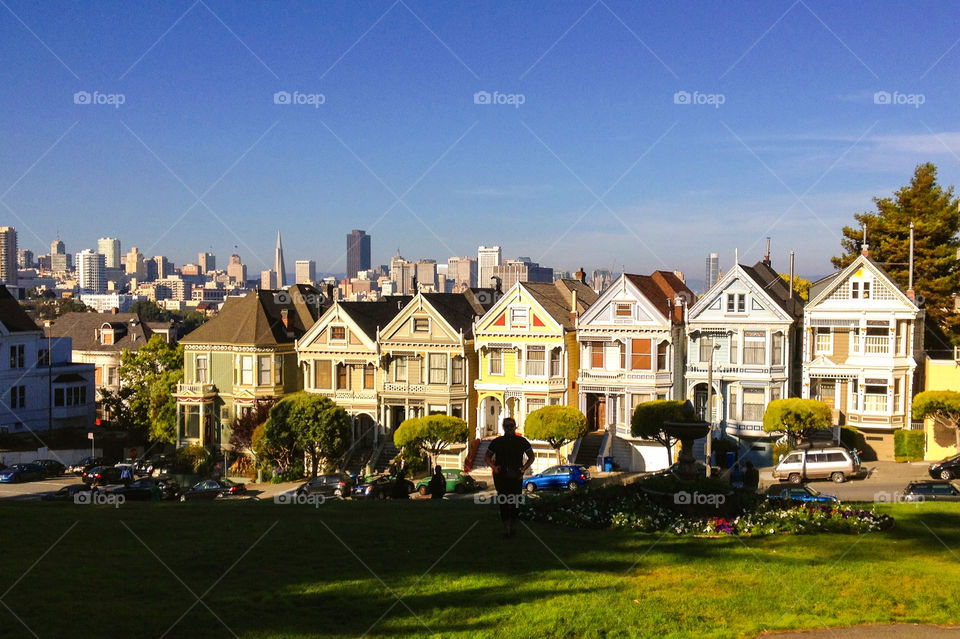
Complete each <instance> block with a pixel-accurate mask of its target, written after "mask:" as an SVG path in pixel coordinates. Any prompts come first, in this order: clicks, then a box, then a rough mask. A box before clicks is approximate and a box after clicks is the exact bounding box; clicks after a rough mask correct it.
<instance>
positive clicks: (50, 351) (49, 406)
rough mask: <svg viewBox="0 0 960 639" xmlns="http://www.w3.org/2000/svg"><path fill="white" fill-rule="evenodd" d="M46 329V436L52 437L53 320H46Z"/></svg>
mask: <svg viewBox="0 0 960 639" xmlns="http://www.w3.org/2000/svg"><path fill="white" fill-rule="evenodd" d="M44 326H46V328H47V434H48V435H50V436H52V435H53V320H46V321H45V322H44Z"/></svg>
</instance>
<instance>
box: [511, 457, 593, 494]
mask: <svg viewBox="0 0 960 639" xmlns="http://www.w3.org/2000/svg"><path fill="white" fill-rule="evenodd" d="M589 481H590V471H588V470H587V469H586V468H583V467H581V466H576V465H573V464H564V465H561V466H551V467H550V468H548V469H546V470H545V471H543V472H542V473H537V474H536V475H534V476H533V477H526V478H524V480H523V488H524V490H526V491H527V492H528V493H532V492H534V491H536V490H563V489H565V488H566V489H569V490H577V489H579V488H583V487H584V486H586V485H587V482H589Z"/></svg>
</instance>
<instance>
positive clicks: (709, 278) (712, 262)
mask: <svg viewBox="0 0 960 639" xmlns="http://www.w3.org/2000/svg"><path fill="white" fill-rule="evenodd" d="M718 279H720V256H719V255H717V254H716V253H711V254H710V257H708V258H707V272H706V279H705V281H704V289H703V290H704V292H706V291H709V290H710V289H711V288H713V285H714V284H716V283H717V280H718Z"/></svg>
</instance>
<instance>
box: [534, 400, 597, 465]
mask: <svg viewBox="0 0 960 639" xmlns="http://www.w3.org/2000/svg"><path fill="white" fill-rule="evenodd" d="M523 431H524V434H525V435H526V436H527V437H529V438H531V439H539V440H542V441H545V442H547V443H548V444H550V446H551V447H552V448H553V449H554V451H556V453H557V463H558V464H560V463H563V462H562V461H561V459H560V449H561V448H562V447H563V446H564V445H565V444H567V443H568V442H572V441H574V440H576V439H580V438H581V437H583V436H584V435H586V434H587V418H586V416H585V415H584V414H583V413H581V412H580V411H579V410H577V409H576V408H574V407H572V406H544V407H543V408H538V409H537V410H535V411H533V412H532V413H530V414H529V415H527V418H526V419H525V420H524V421H523Z"/></svg>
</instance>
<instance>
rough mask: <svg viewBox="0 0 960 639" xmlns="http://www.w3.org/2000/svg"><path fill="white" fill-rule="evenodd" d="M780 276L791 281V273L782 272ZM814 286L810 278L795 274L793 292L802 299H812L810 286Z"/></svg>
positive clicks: (786, 280)
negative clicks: (806, 278)
mask: <svg viewBox="0 0 960 639" xmlns="http://www.w3.org/2000/svg"><path fill="white" fill-rule="evenodd" d="M780 278H781V279H782V280H783V281H784V282H789V281H790V274H789V273H781V274H780ZM811 286H813V282H811V281H810V280H805V279H803V278H802V277H800V276H799V275H797V274H796V273H794V274H793V292H794V293H796V294H797V297H799V298H800V299H801V300H803V301H804V302H806V301H807V300H808V299H810V287H811Z"/></svg>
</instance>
